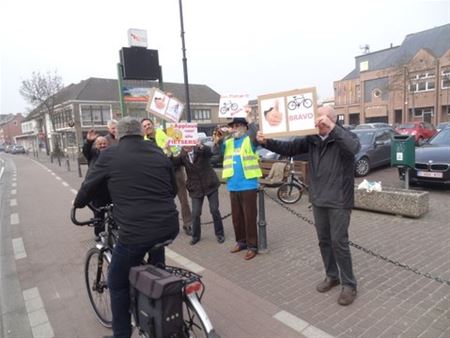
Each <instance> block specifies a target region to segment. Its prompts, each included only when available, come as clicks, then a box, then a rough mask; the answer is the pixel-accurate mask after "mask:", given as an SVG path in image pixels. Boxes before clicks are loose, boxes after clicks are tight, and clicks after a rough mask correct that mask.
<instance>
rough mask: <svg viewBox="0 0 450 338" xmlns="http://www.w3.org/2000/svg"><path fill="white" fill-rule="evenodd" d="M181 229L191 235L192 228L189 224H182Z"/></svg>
mask: <svg viewBox="0 0 450 338" xmlns="http://www.w3.org/2000/svg"><path fill="white" fill-rule="evenodd" d="M183 230H184V232H185V233H186V235H188V236H192V228H191V227H190V226H185V225H183Z"/></svg>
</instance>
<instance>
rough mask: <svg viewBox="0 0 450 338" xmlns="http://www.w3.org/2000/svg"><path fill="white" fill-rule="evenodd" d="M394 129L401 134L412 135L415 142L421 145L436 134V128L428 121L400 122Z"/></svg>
mask: <svg viewBox="0 0 450 338" xmlns="http://www.w3.org/2000/svg"><path fill="white" fill-rule="evenodd" d="M395 130H397V131H398V132H399V133H400V134H402V135H414V138H415V141H416V144H417V145H419V146H421V145H422V144H424V143H425V142H426V141H427V140H428V139H430V138H431V137H433V136H434V135H436V133H437V130H436V129H435V128H434V127H433V125H432V124H431V123H428V122H408V123H402V124H401V125H399V126H398V127H397V128H396V129H395Z"/></svg>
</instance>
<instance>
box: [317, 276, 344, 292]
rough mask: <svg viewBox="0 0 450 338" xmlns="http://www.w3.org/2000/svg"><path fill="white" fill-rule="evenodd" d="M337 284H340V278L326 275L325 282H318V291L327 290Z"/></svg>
mask: <svg viewBox="0 0 450 338" xmlns="http://www.w3.org/2000/svg"><path fill="white" fill-rule="evenodd" d="M336 285H339V279H331V278H329V277H326V278H325V279H324V281H323V282H320V283H319V284H317V286H316V290H317V291H318V292H327V291H329V290H331V288H333V287H335V286H336Z"/></svg>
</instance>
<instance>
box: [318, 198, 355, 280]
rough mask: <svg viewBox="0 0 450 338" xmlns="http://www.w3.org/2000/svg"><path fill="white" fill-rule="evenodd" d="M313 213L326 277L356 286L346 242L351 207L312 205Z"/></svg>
mask: <svg viewBox="0 0 450 338" xmlns="http://www.w3.org/2000/svg"><path fill="white" fill-rule="evenodd" d="M313 213H314V220H315V223H316V224H315V225H316V231H317V237H318V238H319V247H320V254H321V255H322V260H323V265H324V266H325V272H326V275H327V277H329V278H331V279H339V280H340V281H341V285H343V286H349V287H351V288H356V279H355V276H354V275H353V268H352V256H351V253H350V247H349V244H348V241H349V240H348V227H349V225H350V214H351V209H335V208H321V207H316V206H313Z"/></svg>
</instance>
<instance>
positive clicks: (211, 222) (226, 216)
mask: <svg viewBox="0 0 450 338" xmlns="http://www.w3.org/2000/svg"><path fill="white" fill-rule="evenodd" d="M230 216H231V212H230V213H228V214H226V215H225V216H222V220H224V219H225V218H228V217H230ZM181 220H182V218H180V221H181ZM213 223H214V221H210V222H205V223H200V225H207V224H213Z"/></svg>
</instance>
